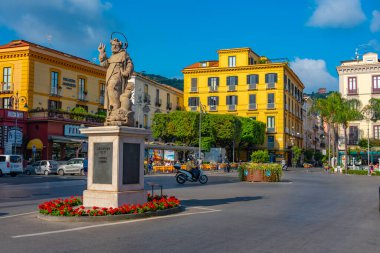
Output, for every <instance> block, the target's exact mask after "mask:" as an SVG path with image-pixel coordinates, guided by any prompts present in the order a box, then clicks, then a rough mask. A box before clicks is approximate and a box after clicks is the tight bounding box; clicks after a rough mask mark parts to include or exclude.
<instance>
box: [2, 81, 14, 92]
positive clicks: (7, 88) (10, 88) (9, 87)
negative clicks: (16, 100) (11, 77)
mask: <svg viewBox="0 0 380 253" xmlns="http://www.w3.org/2000/svg"><path fill="white" fill-rule="evenodd" d="M10 93H13V84H12V83H4V82H1V85H0V94H10Z"/></svg>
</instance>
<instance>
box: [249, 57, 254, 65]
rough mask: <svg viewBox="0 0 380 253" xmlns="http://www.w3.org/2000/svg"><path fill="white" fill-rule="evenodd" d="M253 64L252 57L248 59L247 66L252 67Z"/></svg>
mask: <svg viewBox="0 0 380 253" xmlns="http://www.w3.org/2000/svg"><path fill="white" fill-rule="evenodd" d="M253 64H255V59H254V58H253V57H249V58H248V65H253Z"/></svg>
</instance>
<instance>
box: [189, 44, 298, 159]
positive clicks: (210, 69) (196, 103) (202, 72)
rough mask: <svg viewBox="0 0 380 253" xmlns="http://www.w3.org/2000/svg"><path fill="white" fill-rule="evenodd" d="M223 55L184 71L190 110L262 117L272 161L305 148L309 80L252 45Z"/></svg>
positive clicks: (256, 118) (223, 51)
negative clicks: (304, 119)
mask: <svg viewBox="0 0 380 253" xmlns="http://www.w3.org/2000/svg"><path fill="white" fill-rule="evenodd" d="M218 56H219V59H218V60H217V61H202V62H197V63H194V64H192V65H190V66H188V67H186V68H184V69H183V70H182V72H183V74H184V104H185V109H186V110H187V111H199V110H200V108H203V110H204V111H206V112H207V113H220V114H233V115H237V116H243V117H249V118H252V119H253V120H258V121H262V122H264V123H265V124H266V136H265V142H264V145H263V147H261V148H265V149H268V151H269V152H270V153H271V156H272V158H271V159H272V161H275V160H276V161H281V160H282V159H290V156H289V155H287V154H288V153H289V150H290V148H291V147H292V146H295V145H296V146H298V147H302V131H303V130H302V97H303V89H304V84H303V83H302V82H301V80H300V79H299V78H298V76H297V75H296V74H295V73H294V71H293V70H292V69H291V68H290V67H289V65H288V63H287V62H286V61H282V62H274V61H270V60H268V59H267V58H265V57H261V56H259V55H258V54H256V53H255V52H253V51H252V50H251V49H250V48H235V49H223V50H219V51H218Z"/></svg>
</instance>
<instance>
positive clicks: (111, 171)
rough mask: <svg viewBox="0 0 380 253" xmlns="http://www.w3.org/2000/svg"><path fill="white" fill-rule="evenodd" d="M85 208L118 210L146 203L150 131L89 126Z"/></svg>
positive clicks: (87, 133) (84, 132) (122, 127)
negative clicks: (146, 167)
mask: <svg viewBox="0 0 380 253" xmlns="http://www.w3.org/2000/svg"><path fill="white" fill-rule="evenodd" d="M81 133H83V134H86V135H88V181H87V190H85V191H84V192H83V205H84V206H86V207H92V206H97V207H114V208H115V207H119V206H121V205H123V204H142V203H145V202H146V194H145V191H144V149H145V139H146V138H148V137H149V135H150V134H151V131H149V130H146V129H142V128H134V127H125V126H104V127H89V128H85V129H81Z"/></svg>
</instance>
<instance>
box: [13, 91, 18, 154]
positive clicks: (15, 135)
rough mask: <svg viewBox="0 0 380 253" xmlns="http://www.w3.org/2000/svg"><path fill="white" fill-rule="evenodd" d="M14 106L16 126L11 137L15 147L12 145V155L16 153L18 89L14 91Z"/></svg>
mask: <svg viewBox="0 0 380 253" xmlns="http://www.w3.org/2000/svg"><path fill="white" fill-rule="evenodd" d="M14 108H15V111H16V128H15V130H14V131H13V134H14V136H13V137H14V139H15V141H14V145H15V147H14V155H15V154H16V153H17V147H16V145H17V133H16V131H17V129H18V122H17V120H18V113H17V111H18V91H17V92H16V96H15V97H14Z"/></svg>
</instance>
